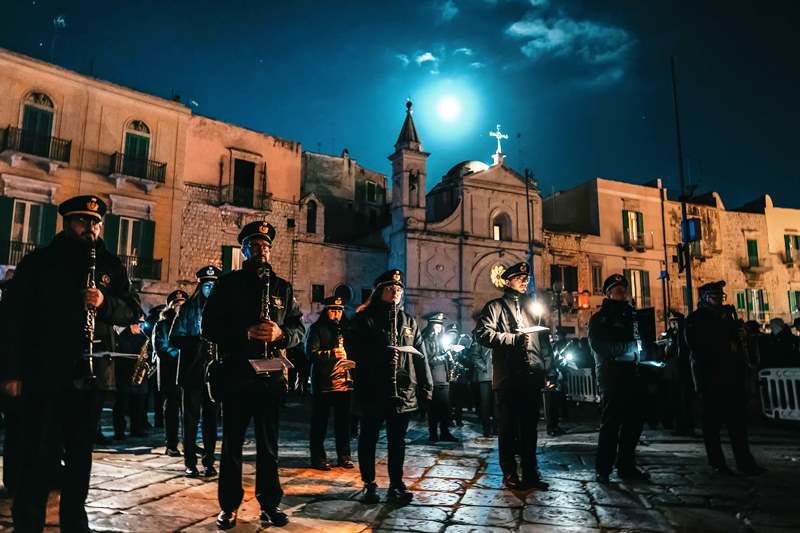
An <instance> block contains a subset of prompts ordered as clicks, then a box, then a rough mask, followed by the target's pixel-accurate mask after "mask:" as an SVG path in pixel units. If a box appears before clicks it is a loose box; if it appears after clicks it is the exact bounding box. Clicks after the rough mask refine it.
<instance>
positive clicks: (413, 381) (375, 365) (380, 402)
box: [345, 301, 433, 414]
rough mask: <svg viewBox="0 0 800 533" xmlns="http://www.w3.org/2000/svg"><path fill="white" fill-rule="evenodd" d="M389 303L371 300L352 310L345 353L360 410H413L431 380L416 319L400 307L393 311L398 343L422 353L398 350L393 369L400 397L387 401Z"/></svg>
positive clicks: (427, 391)
mask: <svg viewBox="0 0 800 533" xmlns="http://www.w3.org/2000/svg"><path fill="white" fill-rule="evenodd" d="M392 323H393V321H392V309H391V305H389V304H387V303H385V302H382V301H375V302H372V303H371V304H370V305H368V306H367V307H366V308H364V309H363V310H362V311H360V312H358V313H356V315H355V317H354V318H353V325H352V334H351V335H350V336H349V337H347V338H346V339H345V341H346V346H347V353H348V357H350V358H352V359H353V360H355V361H356V368H355V396H356V406H357V407H358V408H359V409H361V412H362V413H378V414H379V413H383V412H384V411H385V410H386V409H387V408H392V409H395V410H396V411H397V412H398V413H404V412H409V411H413V410H415V409H416V408H417V407H418V405H419V404H418V400H419V398H422V399H423V400H429V399H430V398H431V394H432V391H433V380H432V378H431V369H430V367H429V366H428V360H427V358H426V357H425V346H424V345H423V342H422V335H421V334H420V331H419V328H418V327H417V321H416V320H414V318H413V317H411V316H410V315H408V314H407V313H406V312H405V311H403V310H402V309H400V310H398V312H397V331H396V334H397V343H398V346H413V347H414V348H416V349H417V350H419V351H420V352H421V353H422V354H423V357H419V356H413V355H409V354H406V353H400V357H399V359H400V362H399V365H398V369H397V393H398V395H399V396H400V397H401V398H402V402H400V403H399V405H391V404H390V398H391V396H392V395H393V394H394V391H393V390H392V384H391V377H392V351H391V350H389V349H388V346H390V340H391V338H392Z"/></svg>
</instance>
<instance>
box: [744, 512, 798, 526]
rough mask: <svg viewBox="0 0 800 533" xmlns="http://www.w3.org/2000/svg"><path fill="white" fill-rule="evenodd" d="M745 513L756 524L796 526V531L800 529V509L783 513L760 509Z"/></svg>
mask: <svg viewBox="0 0 800 533" xmlns="http://www.w3.org/2000/svg"><path fill="white" fill-rule="evenodd" d="M744 515H745V516H746V517H747V518H748V519H749V520H750V522H751V523H752V524H753V525H754V526H755V525H757V526H772V527H786V528H796V531H800V509H796V510H795V511H793V512H789V513H781V514H774V513H769V512H761V511H758V512H747V513H744Z"/></svg>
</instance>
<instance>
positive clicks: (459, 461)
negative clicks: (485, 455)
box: [437, 457, 482, 468]
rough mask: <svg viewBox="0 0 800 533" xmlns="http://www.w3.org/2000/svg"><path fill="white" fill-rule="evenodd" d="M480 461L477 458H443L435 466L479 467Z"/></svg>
mask: <svg viewBox="0 0 800 533" xmlns="http://www.w3.org/2000/svg"><path fill="white" fill-rule="evenodd" d="M481 463H482V461H481V460H480V458H478V457H443V458H442V459H439V461H438V463H437V464H440V465H450V466H469V467H475V468H477V467H479V466H481Z"/></svg>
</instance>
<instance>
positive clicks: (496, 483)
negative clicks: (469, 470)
mask: <svg viewBox="0 0 800 533" xmlns="http://www.w3.org/2000/svg"><path fill="white" fill-rule="evenodd" d="M473 486H474V487H477V488H481V489H502V488H504V487H505V483H503V476H496V475H493V474H483V475H481V476H480V477H478V479H477V480H476V481H475V483H474V484H473Z"/></svg>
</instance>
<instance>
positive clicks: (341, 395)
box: [308, 391, 351, 464]
mask: <svg viewBox="0 0 800 533" xmlns="http://www.w3.org/2000/svg"><path fill="white" fill-rule="evenodd" d="M350 395H351V393H350V392H349V391H342V392H322V393H318V394H315V395H314V397H313V399H312V402H311V429H310V432H309V439H308V440H309V447H310V452H311V462H312V463H313V464H320V463H325V462H327V460H328V457H327V455H326V454H325V434H326V433H327V432H328V415H329V413H330V411H331V409H333V428H334V433H335V435H336V457H337V458H338V459H339V461H344V460H348V461H349V460H350Z"/></svg>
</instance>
